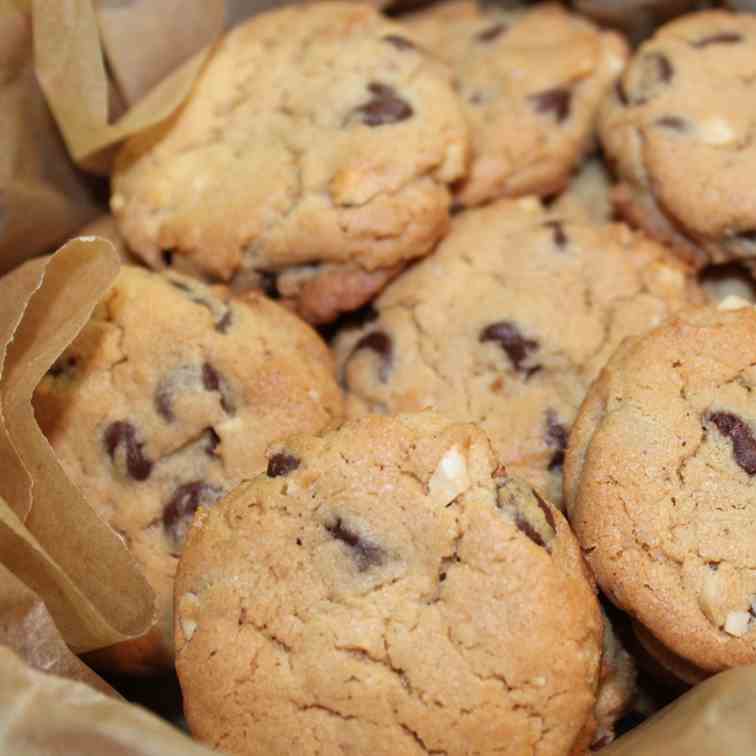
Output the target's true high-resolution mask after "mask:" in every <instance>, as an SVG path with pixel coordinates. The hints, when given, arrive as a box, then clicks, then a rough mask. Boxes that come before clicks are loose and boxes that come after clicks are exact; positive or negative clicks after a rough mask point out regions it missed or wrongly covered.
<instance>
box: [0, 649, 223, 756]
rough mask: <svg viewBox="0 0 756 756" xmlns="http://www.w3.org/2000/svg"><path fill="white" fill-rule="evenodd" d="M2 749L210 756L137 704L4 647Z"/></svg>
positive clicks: (66, 754) (0, 652) (38, 754)
mask: <svg viewBox="0 0 756 756" xmlns="http://www.w3.org/2000/svg"><path fill="white" fill-rule="evenodd" d="M0 723H2V727H0V753H3V754H18V755H19V756H21V754H23V756H51V755H52V754H55V756H82V754H91V756H211V755H212V754H213V753H216V752H214V751H209V750H208V749H207V748H204V747H203V746H201V745H199V744H198V743H194V742H192V741H191V740H190V739H189V738H188V737H186V736H185V735H182V734H181V733H180V732H178V731H177V730H175V729H174V728H173V727H171V726H170V725H168V724H166V723H165V722H162V721H160V720H159V719H158V718H157V717H156V716H154V715H153V714H150V713H149V712H147V711H145V710H144V709H141V708H139V707H138V706H133V705H131V704H127V703H124V702H123V701H118V700H115V699H113V698H108V697H107V696H104V695H102V694H101V693H99V692H98V691H96V690H93V689H92V688H90V687H89V686H87V685H83V684H82V683H80V682H76V681H73V680H64V679H62V678H60V677H56V676H54V675H45V674H42V673H41V672H38V671H36V670H33V669H31V668H30V667H28V666H26V665H25V664H23V662H22V661H21V660H20V659H18V657H16V656H15V655H14V654H13V652H12V651H10V650H9V649H7V648H0Z"/></svg>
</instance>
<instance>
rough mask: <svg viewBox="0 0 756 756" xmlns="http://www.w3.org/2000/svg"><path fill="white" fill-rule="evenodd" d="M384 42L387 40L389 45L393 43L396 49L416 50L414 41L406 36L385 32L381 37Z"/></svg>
mask: <svg viewBox="0 0 756 756" xmlns="http://www.w3.org/2000/svg"><path fill="white" fill-rule="evenodd" d="M383 41H384V42H388V43H389V44H390V45H393V46H394V47H395V48H396V49H397V50H402V51H405V50H416V49H417V47H416V45H415V43H414V42H412V41H411V40H409V39H407V38H406V37H401V36H399V35H398V34H387V35H386V36H385V37H384V38H383Z"/></svg>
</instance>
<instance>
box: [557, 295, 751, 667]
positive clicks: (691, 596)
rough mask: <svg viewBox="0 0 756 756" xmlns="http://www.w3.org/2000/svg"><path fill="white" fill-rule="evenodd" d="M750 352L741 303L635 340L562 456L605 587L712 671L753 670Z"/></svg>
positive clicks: (575, 520)
mask: <svg viewBox="0 0 756 756" xmlns="http://www.w3.org/2000/svg"><path fill="white" fill-rule="evenodd" d="M733 308H734V309H733ZM755 344H756V310H755V309H754V308H753V307H752V306H749V304H748V303H746V302H742V301H740V302H739V301H738V300H728V301H725V302H724V303H722V304H720V305H719V306H718V307H708V308H700V309H696V310H692V311H689V312H685V313H681V314H680V315H678V316H677V317H676V318H675V319H674V320H672V321H670V322H669V323H667V324H666V325H664V326H662V327H660V328H658V329H656V330H654V331H652V332H651V333H648V334H646V335H645V336H642V337H640V338H635V339H631V340H628V341H627V342H625V344H624V345H623V346H622V347H620V349H619V350H618V351H617V352H616V353H615V354H614V356H613V357H612V358H611V360H610V361H609V363H608V365H607V367H606V368H605V370H604V371H603V372H602V374H601V376H600V377H599V379H598V380H597V381H596V382H595V383H594V384H593V387H592V388H591V390H590V391H589V393H588V396H587V398H586V401H585V403H584V404H583V406H582V408H581V410H580V415H579V417H578V419H577V421H576V423H575V426H574V428H573V432H572V435H571V437H570V446H569V450H568V454H567V464H566V473H565V493H566V497H567V509H568V512H569V516H570V521H571V523H572V525H573V527H574V528H575V531H576V533H577V534H578V538H579V540H580V542H581V545H582V548H583V550H584V552H585V554H586V556H587V558H588V560H589V562H590V563H591V565H592V567H593V568H594V571H595V573H596V577H597V580H598V581H599V584H600V585H601V586H602V588H603V589H604V590H605V592H606V593H607V594H608V595H609V596H610V597H611V598H612V600H613V601H614V602H615V603H616V604H617V605H618V606H620V607H622V608H624V609H625V610H626V611H628V612H629V613H630V614H631V615H632V616H633V617H634V618H635V619H636V620H637V621H638V622H640V623H641V625H642V626H643V627H644V628H645V629H646V630H647V631H648V632H649V633H650V634H651V636H652V638H653V639H655V641H656V642H657V643H658V645H659V649H660V650H661V651H663V650H664V649H666V650H668V651H669V652H670V654H671V655H674V656H676V657H679V658H680V660H681V661H682V662H685V663H686V665H687V666H688V667H692V668H698V669H700V670H702V671H703V673H704V674H707V673H708V674H711V673H713V672H717V671H719V670H722V669H725V668H727V667H730V666H734V665H739V664H751V663H753V662H754V661H756V620H754V616H756V569H755V568H754V564H755V563H756V546H755V545H754V544H756V525H755V524H754V522H755V521H756V520H755V518H754V511H755V510H756V493H755V490H756V489H755V488H754V485H755V484H754V480H753V476H754V474H756V441H754V438H755V436H756V431H755V430H754V429H756V402H755V401H754V398H753V397H754V394H753V389H754V386H756V369H755V368H754V366H755V365H756V347H755V346H754V345H755ZM644 645H648V644H644ZM670 658H671V656H670ZM662 662H664V659H663V658H662ZM666 666H669V665H668V664H666ZM678 666H679V665H678Z"/></svg>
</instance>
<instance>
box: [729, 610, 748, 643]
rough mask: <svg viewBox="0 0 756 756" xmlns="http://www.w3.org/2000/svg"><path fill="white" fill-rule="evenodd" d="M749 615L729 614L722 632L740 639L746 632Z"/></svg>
mask: <svg viewBox="0 0 756 756" xmlns="http://www.w3.org/2000/svg"><path fill="white" fill-rule="evenodd" d="M750 624H751V615H750V614H749V613H748V612H730V613H729V614H728V615H727V619H726V620H725V624H724V631H725V632H726V633H728V634H729V635H734V636H735V637H736V638H740V637H741V636H742V635H745V634H746V633H747V632H748V626H749V625H750Z"/></svg>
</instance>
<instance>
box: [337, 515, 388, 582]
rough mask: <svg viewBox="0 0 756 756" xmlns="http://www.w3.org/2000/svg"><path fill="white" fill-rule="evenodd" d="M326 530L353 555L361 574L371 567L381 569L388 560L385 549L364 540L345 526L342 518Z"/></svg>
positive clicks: (338, 518)
mask: <svg viewBox="0 0 756 756" xmlns="http://www.w3.org/2000/svg"><path fill="white" fill-rule="evenodd" d="M325 529H326V530H327V531H328V532H329V533H330V534H331V535H332V536H333V537H334V538H335V539H336V540H337V541H341V542H342V543H345V544H346V545H347V546H348V547H349V549H350V551H351V554H352V558H353V559H354V561H355V563H356V564H357V569H358V570H359V571H360V572H365V571H367V570H369V569H370V568H371V567H380V566H381V565H382V564H383V563H384V562H385V560H386V553H385V552H384V551H383V549H382V548H381V547H380V546H378V545H377V544H375V543H373V542H372V541H369V540H367V539H366V538H362V537H361V536H360V534H359V533H356V532H355V531H354V530H352V529H351V528H349V526H347V525H345V524H344V521H343V520H342V519H341V517H337V518H336V520H335V521H334V522H333V523H331V524H330V525H326V526H325Z"/></svg>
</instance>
